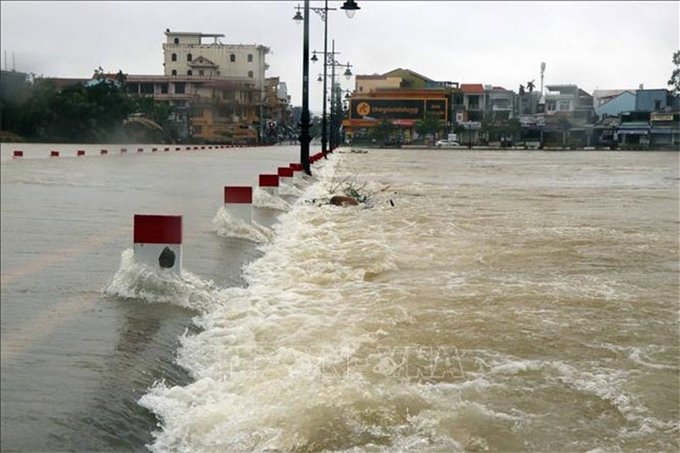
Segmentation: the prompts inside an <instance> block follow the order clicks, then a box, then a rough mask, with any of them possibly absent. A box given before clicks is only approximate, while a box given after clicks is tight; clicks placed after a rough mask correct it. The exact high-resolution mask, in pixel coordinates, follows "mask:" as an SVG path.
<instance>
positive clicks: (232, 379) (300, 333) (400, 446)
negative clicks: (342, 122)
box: [140, 159, 501, 451]
mask: <svg viewBox="0 0 680 453" xmlns="http://www.w3.org/2000/svg"><path fill="white" fill-rule="evenodd" d="M329 162H332V160H331V159H329ZM331 170H332V165H329V163H326V165H325V166H324V167H323V168H321V169H317V170H316V173H317V175H318V176H319V178H320V179H323V177H324V176H326V175H327V174H328V173H327V172H328V171H331ZM304 196H305V198H319V197H324V196H328V192H327V191H326V190H325V189H323V184H313V185H311V186H310V187H309V188H308V190H306V191H305V193H304ZM371 224H372V222H371V215H370V210H367V209H362V208H360V207H347V208H341V207H337V206H332V205H322V206H313V205H309V204H306V203H303V202H299V203H296V205H295V206H294V207H293V209H292V210H291V211H290V212H287V213H284V214H282V215H281V218H280V223H278V224H276V225H275V227H274V230H275V232H276V234H275V237H274V239H273V240H272V241H271V242H270V243H266V244H263V245H262V246H261V248H262V250H263V252H264V255H263V256H262V257H261V258H259V259H258V260H256V261H254V262H252V263H251V264H249V265H248V266H247V267H246V268H245V269H244V278H245V279H246V281H247V282H248V286H247V287H246V288H229V289H225V290H223V291H221V292H220V293H219V294H220V297H221V298H223V303H222V304H221V305H219V306H218V305H214V306H213V307H214V309H213V310H211V311H209V312H205V313H204V315H203V316H201V317H199V318H196V323H197V324H198V326H199V327H200V328H201V329H202V331H201V332H200V333H198V334H191V335H189V334H187V335H185V336H183V337H182V338H181V339H180V343H181V348H180V350H179V352H178V357H177V362H178V363H179V364H180V365H181V366H182V367H184V368H186V369H187V370H188V371H189V372H190V374H191V376H192V377H193V379H194V382H192V383H191V384H189V385H187V386H184V387H178V386H175V387H169V386H166V385H165V384H164V383H157V384H156V385H155V386H154V387H153V388H152V389H150V391H149V393H148V394H146V395H145V396H143V397H142V398H141V400H140V404H141V405H143V406H145V407H147V408H149V409H150V410H152V411H153V412H154V413H155V414H156V415H157V416H158V417H159V419H160V420H161V426H162V430H161V431H159V432H156V433H154V436H155V442H154V444H153V445H152V446H150V448H151V449H152V450H153V451H265V450H268V451H293V450H304V451H307V450H324V449H327V450H333V451H352V450H353V449H354V448H355V447H359V448H366V449H369V450H370V449H372V450H375V451H407V450H409V449H413V448H417V449H419V450H421V451H441V450H442V449H444V450H448V451H451V450H454V451H455V450H458V451H461V450H462V447H461V446H462V445H463V443H464V442H465V441H466V440H467V439H468V437H469V436H467V435H463V436H462V439H463V440H462V442H463V443H461V442H459V441H457V440H455V439H453V438H451V437H450V436H447V435H442V434H439V433H437V432H436V430H434V429H433V428H432V426H433V425H436V420H437V418H438V417H441V416H442V415H441V414H443V413H444V412H445V411H444V409H443V407H440V408H439V409H437V410H434V412H432V414H431V415H428V414H429V413H428V412H424V411H425V409H427V408H429V407H437V406H441V405H442V402H441V398H440V396H441V395H440V392H441V390H439V391H438V390H435V387H432V386H428V387H423V386H422V385H421V384H419V383H418V382H416V381H414V382H408V379H407V380H405V379H404V376H390V375H389V373H382V374H381V373H379V372H376V371H375V370H376V369H378V368H376V366H377V365H379V364H380V360H381V357H380V354H379V352H380V349H379V348H378V347H377V343H376V342H378V341H379V340H380V339H381V338H383V337H384V336H385V333H386V331H385V330H381V329H365V328H364V327H362V322H363V321H365V320H366V319H367V318H370V317H371V316H374V315H373V314H372V311H373V310H374V309H375V306H374V305H375V304H378V303H379V302H381V301H380V299H381V298H382V297H385V296H384V295H382V296H381V295H380V290H379V288H376V287H375V286H374V285H377V286H380V285H379V284H372V283H370V282H368V281H367V280H366V277H367V276H369V275H375V274H380V273H381V272H385V271H389V270H395V269H396V265H395V263H394V259H393V256H392V255H391V252H390V247H389V245H388V244H386V243H385V240H384V238H383V236H382V235H381V234H379V232H377V231H375V230H374V231H372V233H371V234H366V233H365V229H366V228H367V227H369V226H370V225H371ZM373 228H376V226H375V225H373ZM382 302H383V303H384V301H382ZM382 309H383V310H385V311H386V312H388V311H391V312H392V313H391V316H395V320H401V321H398V322H412V321H409V318H410V316H409V314H408V312H407V310H405V309H404V308H403V307H402V308H401V309H399V307H391V306H390V307H384V308H382ZM383 358H384V357H383ZM419 414H421V415H419ZM433 417H434V418H433ZM499 417H501V416H499Z"/></svg>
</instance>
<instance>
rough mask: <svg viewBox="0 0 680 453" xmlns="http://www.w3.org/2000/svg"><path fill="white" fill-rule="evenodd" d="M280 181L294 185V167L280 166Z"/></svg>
mask: <svg viewBox="0 0 680 453" xmlns="http://www.w3.org/2000/svg"><path fill="white" fill-rule="evenodd" d="M278 174H279V182H280V183H281V184H286V185H289V186H292V185H293V169H292V168H290V167H279V168H278Z"/></svg>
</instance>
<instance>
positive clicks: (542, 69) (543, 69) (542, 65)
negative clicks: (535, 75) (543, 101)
mask: <svg viewBox="0 0 680 453" xmlns="http://www.w3.org/2000/svg"><path fill="white" fill-rule="evenodd" d="M543 74H545V61H542V62H541V95H542V94H543Z"/></svg>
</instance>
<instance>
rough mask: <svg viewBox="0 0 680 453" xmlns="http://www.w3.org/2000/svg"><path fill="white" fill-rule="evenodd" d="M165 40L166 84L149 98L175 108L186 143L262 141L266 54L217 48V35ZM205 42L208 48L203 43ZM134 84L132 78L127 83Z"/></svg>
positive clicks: (169, 34)
mask: <svg viewBox="0 0 680 453" xmlns="http://www.w3.org/2000/svg"><path fill="white" fill-rule="evenodd" d="M165 36H166V42H165V43H164V44H163V67H164V76H165V77H164V78H165V80H159V81H158V82H159V85H158V86H157V87H154V93H153V94H154V96H155V97H156V99H160V98H162V97H163V95H166V97H168V98H169V100H171V101H172V102H173V103H174V105H175V107H176V110H177V111H178V112H180V117H181V119H183V120H184V121H185V122H186V123H187V125H188V128H187V129H188V133H189V135H190V137H191V138H192V139H194V140H202V141H233V142H254V141H256V140H258V139H261V138H262V129H263V127H262V126H263V125H262V122H261V116H262V114H263V108H262V105H263V104H264V102H265V96H266V93H265V90H266V79H265V71H266V69H267V68H268V66H267V64H266V62H265V56H266V55H267V53H269V48H267V47H265V46H262V45H256V44H252V45H245V44H222V43H221V42H220V40H219V38H222V37H224V35H222V34H208V33H195V32H173V31H170V30H169V29H168V30H166V31H165ZM210 38H212V42H206V41H205V40H206V39H210ZM134 81H136V80H135V77H129V78H128V82H134ZM166 86H167V90H166ZM173 87H174V89H173ZM159 89H160V93H157V91H158V90H159ZM164 91H167V92H164ZM158 95H160V97H159V96H158Z"/></svg>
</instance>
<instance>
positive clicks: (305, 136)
mask: <svg viewBox="0 0 680 453" xmlns="http://www.w3.org/2000/svg"><path fill="white" fill-rule="evenodd" d="M310 9H311V10H312V11H314V12H316V13H318V14H319V15H320V16H321V18H322V19H323V21H324V60H325V58H326V51H327V43H328V21H327V17H326V16H327V13H328V11H329V8H328V0H324V7H323V8H313V9H312V8H310V7H309V0H305V2H304V9H303V11H304V14H301V13H300V6H299V5H298V7H297V13H296V14H295V17H293V20H295V21H296V22H298V23H300V21H302V22H303V44H302V112H301V115H300V163H301V164H302V169H303V170H304V172H305V173H307V174H308V175H311V174H312V170H311V168H310V162H309V142H310V141H311V139H312V138H311V135H310V133H309V126H310V124H309V123H310V115H309V11H310ZM340 9H343V10H345V13H346V14H347V17H348V18H350V19H351V18H352V17H354V13H355V12H356V11H357V10H359V9H360V8H359V6H357V4H356V2H355V1H354V0H346V1H345V3H343V5H342V6H341V7H340ZM322 11H323V14H322V13H321V12H322ZM315 56H316V55H315ZM325 71H326V68H325V65H324V74H325ZM325 84H326V78H325V77H324V85H325ZM323 105H324V114H323V123H324V124H323V131H324V132H323V134H325V130H326V125H325V122H326V113H325V108H326V87H325V86H324V104H323ZM325 146H326V141H324V140H323V135H322V151H323V154H324V157H325V156H326V150H325V149H323V148H325Z"/></svg>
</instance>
